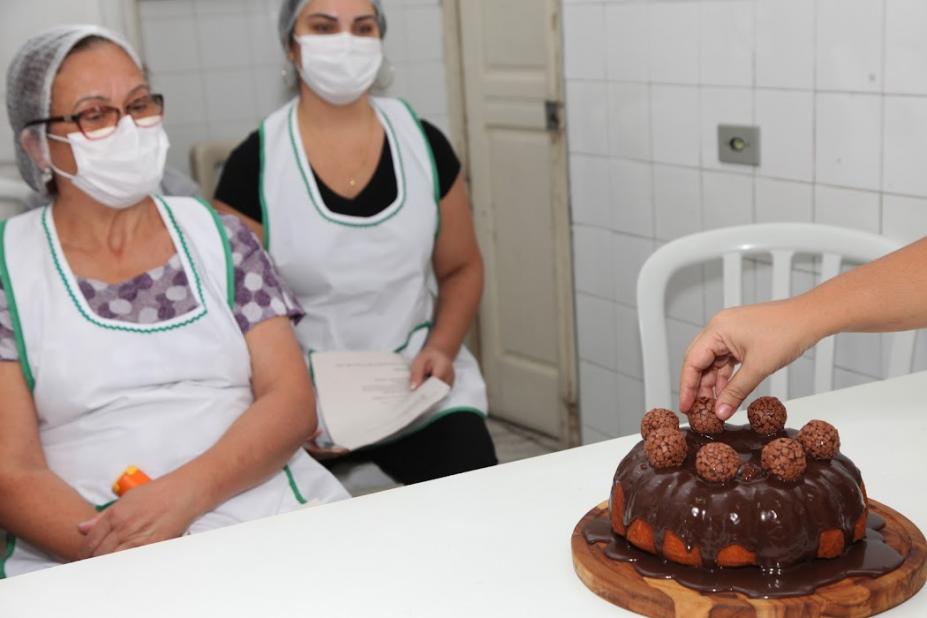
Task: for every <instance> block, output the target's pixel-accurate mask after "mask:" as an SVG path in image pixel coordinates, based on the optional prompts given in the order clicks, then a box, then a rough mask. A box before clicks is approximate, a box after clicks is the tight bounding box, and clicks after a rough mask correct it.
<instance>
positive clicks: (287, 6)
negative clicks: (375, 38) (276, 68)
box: [277, 0, 386, 52]
mask: <svg viewBox="0 0 927 618" xmlns="http://www.w3.org/2000/svg"><path fill="white" fill-rule="evenodd" d="M309 2H310V0H283V4H282V5H281V6H280V20H279V22H278V24H277V31H278V32H279V33H280V43H281V44H282V45H283V51H284V52H288V51H290V37H291V36H292V35H293V28H294V27H295V26H296V18H297V17H299V13H300V12H301V11H302V10H303V8H304V7H305V6H306V5H307V4H309ZM370 4H372V5H373V8H374V10H376V12H377V23H378V24H379V25H380V37H381V38H382V37H383V36H384V35H385V34H386V15H384V14H383V3H382V2H381V1H380V0H370Z"/></svg>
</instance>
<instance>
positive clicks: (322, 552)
mask: <svg viewBox="0 0 927 618" xmlns="http://www.w3.org/2000/svg"><path fill="white" fill-rule="evenodd" d="M925 391H927V372H925V373H920V374H914V375H910V376H905V377H903V378H897V379H894V380H888V381H885V382H879V383H874V384H868V385H864V386H860V387H855V388H852V389H846V390H842V391H835V392H832V393H827V394H822V395H816V396H813V397H807V398H804V399H799V400H795V401H794V402H792V403H790V404H789V406H788V407H789V425H790V426H792V427H798V426H801V424H803V423H804V422H805V421H807V420H809V419H811V418H815V417H817V418H825V419H828V420H830V421H832V422H833V423H834V424H835V425H836V426H837V427H838V429H839V430H840V434H841V439H842V445H843V446H842V448H843V451H844V452H845V453H846V454H848V455H849V456H850V457H852V458H853V459H854V460H855V462H856V463H857V464H858V465H859V467H860V469H861V470H862V472H863V477H864V478H865V480H866V486H867V488H868V489H869V491H870V493H871V495H872V496H873V497H874V498H875V499H877V500H880V501H883V502H885V503H887V504H888V505H890V506H892V507H893V508H895V509H897V510H899V511H900V512H902V513H903V514H905V515H907V516H908V517H909V518H910V519H911V520H913V521H914V523H916V524H917V525H918V526H919V527H920V528H921V529H927V498H925V497H924V495H923V492H924V487H925V482H924V474H925V472H924V471H925V470H927V465H925V463H927V462H925V457H927V413H925V412H927V411H925V409H924V408H925V405H924V403H923V402H922V397H923V394H924V393H925ZM741 420H743V421H744V422H746V420H745V419H741ZM637 440H638V437H637V436H626V437H624V438H619V439H617V440H611V441H608V442H603V443H599V444H595V445H592V446H586V447H582V448H577V449H572V450H569V451H563V452H559V453H554V454H551V455H546V456H544V457H537V458H533V459H528V460H523V461H519V462H515V463H511V464H507V465H503V466H498V467H496V468H492V469H487V470H480V471H476V472H472V473H468V474H463V475H459V476H455V477H451V478H447V479H443V480H440V481H434V482H430V483H423V484H421V485H416V486H411V487H403V488H399V489H395V490H391V491H387V492H383V493H380V494H373V495H370V496H365V497H361V498H356V499H354V500H350V501H346V502H341V503H337V504H331V505H326V506H323V507H318V508H314V509H307V510H303V511H299V512H296V513H290V514H287V515H281V516H277V517H273V518H269V519H264V520H261V521H255V522H251V523H248V524H243V525H239V526H234V527H231V528H226V529H223V530H217V531H215V532H211V533H207V534H202V535H198V536H191V537H185V538H183V539H178V540H175V541H169V542H166V543H160V544H157V545H153V546H149V547H143V548H139V549H135V550H131V551H127V552H122V553H119V554H114V555H110V556H104V557H102V558H97V559H94V560H88V561H84V562H80V563H75V564H69V565H65V566H61V567H56V568H53V569H49V570H46V571H43V572H40V573H34V574H31V575H25V576H21V577H16V578H11V579H9V580H6V581H3V582H0V617H3V618H6V617H8V616H17V617H18V616H49V617H55V618H58V617H61V616H68V617H80V616H87V617H88V618H89V617H92V618H101V617H105V616H119V617H123V616H139V617H146V616H152V617H154V616H157V617H158V618H161V617H164V616H191V615H202V616H218V615H221V616H223V617H224V618H228V617H237V616H242V617H244V616H247V617H254V616H262V617H263V616H273V617H276V616H325V617H330V616H350V617H352V618H354V617H363V616H376V617H378V618H379V617H384V616H427V617H429V618H431V617H445V616H466V617H468V618H469V617H475V616H532V617H534V616H558V617H561V616H583V617H595V616H607V617H614V616H630V615H631V614H630V613H629V612H625V611H623V610H621V609H620V608H618V607H615V606H613V605H611V604H609V603H607V602H606V601H603V600H601V599H599V598H598V597H597V596H595V595H594V594H592V593H591V592H590V591H589V590H587V589H586V588H585V586H583V584H582V583H581V582H580V581H579V579H578V578H577V577H576V575H575V574H574V572H573V566H572V562H571V556H570V534H571V532H572V530H573V527H574V525H575V524H576V522H577V521H578V520H579V518H580V517H581V516H582V515H583V514H584V513H585V512H586V511H587V510H588V509H589V508H591V507H592V506H594V505H595V504H597V503H598V502H600V501H601V500H603V499H605V498H606V497H607V493H608V491H609V487H610V484H611V477H612V474H613V472H614V470H615V466H616V465H617V463H618V461H619V459H621V457H622V456H623V455H624V454H625V453H626V452H627V451H628V450H629V449H630V448H631V447H632V446H633V445H634V443H635V442H637ZM883 615H885V616H892V617H897V616H927V593H924V592H923V591H922V592H921V593H920V594H918V595H917V596H916V597H915V598H913V599H912V600H910V601H908V602H907V603H906V604H905V605H903V606H902V607H900V608H896V609H895V610H892V611H890V612H888V613H886V614H883Z"/></svg>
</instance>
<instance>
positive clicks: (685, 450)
mask: <svg viewBox="0 0 927 618" xmlns="http://www.w3.org/2000/svg"><path fill="white" fill-rule="evenodd" d="M713 410H714V400H711V399H708V398H699V399H698V400H697V401H696V402H695V404H694V405H693V406H692V409H691V410H690V412H689V417H688V420H689V427H687V428H682V429H680V427H679V419H678V417H676V416H675V414H673V413H672V412H671V411H669V410H665V409H655V410H651V411H650V412H648V413H647V414H646V415H645V416H644V418H643V420H642V422H641V434H642V435H643V436H644V440H642V441H641V442H639V443H638V444H637V445H635V446H634V447H633V448H632V449H631V451H630V452H629V453H628V454H627V455H626V456H625V457H624V459H622V460H621V462H620V463H619V464H618V469H617V471H616V472H615V476H614V481H613V483H612V490H611V495H610V498H609V510H608V512H607V513H605V512H603V513H602V514H601V515H600V516H597V517H596V518H595V519H593V520H592V521H590V522H589V523H588V524H587V525H586V526H585V528H584V529H583V535H584V537H585V540H586V542H588V543H589V544H597V543H605V546H604V548H603V552H604V555H605V556H606V557H607V558H609V559H611V560H617V561H622V562H628V563H631V564H633V566H634V568H635V569H636V570H637V572H638V573H639V574H640V575H643V576H645V577H655V578H672V579H675V580H676V581H677V582H679V583H681V584H683V585H684V586H687V587H690V588H694V589H696V590H700V591H703V592H719V591H732V592H742V593H744V594H746V595H747V596H750V597H767V598H770V597H782V596H793V595H800V594H810V593H812V592H814V590H815V589H817V588H818V587H819V586H822V585H825V584H828V583H832V582H836V581H839V580H841V579H843V578H845V577H849V576H854V575H864V576H879V575H882V574H884V573H886V572H888V571H891V570H893V569H895V568H897V567H898V565H899V564H901V562H902V556H901V555H900V554H899V553H898V552H897V551H896V550H895V549H893V548H892V547H890V546H889V545H887V544H886V543H885V542H884V540H883V537H882V535H881V534H880V532H879V530H881V529H882V527H883V526H884V522H883V521H882V520H881V518H879V517H878V516H877V515H875V514H871V513H869V508H868V499H867V497H866V490H865V487H864V485H863V481H862V476H861V475H860V472H859V469H858V468H857V467H856V466H855V465H854V464H853V462H852V461H850V459H849V458H847V457H846V456H845V455H843V454H842V453H840V450H839V448H840V436H839V434H838V432H837V430H836V429H835V428H834V427H833V426H832V425H830V424H829V423H827V422H824V421H821V420H813V421H810V422H809V423H807V424H806V425H804V427H802V428H801V430H800V431H796V430H794V429H788V428H786V426H785V424H786V418H787V413H786V409H785V406H783V404H782V403H781V402H780V401H779V400H778V399H776V398H774V397H761V398H759V399H757V400H756V401H754V402H753V403H752V404H751V405H750V406H749V409H748V417H749V420H750V424H749V425H733V424H726V423H723V422H721V421H720V420H719V419H717V417H715V415H714V411H713Z"/></svg>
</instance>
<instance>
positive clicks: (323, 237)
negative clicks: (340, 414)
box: [260, 98, 487, 431]
mask: <svg viewBox="0 0 927 618" xmlns="http://www.w3.org/2000/svg"><path fill="white" fill-rule="evenodd" d="M371 103H372V105H373V108H374V110H375V111H376V113H377V116H378V118H379V120H380V122H381V123H382V125H383V127H384V129H385V131H386V137H387V141H388V143H389V148H390V152H391V154H392V158H393V168H394V170H395V174H396V186H397V188H398V192H397V196H396V200H395V202H393V203H392V204H391V205H390V206H389V207H387V208H386V209H385V210H383V211H382V212H380V213H378V214H377V215H375V216H373V217H350V216H345V215H340V214H337V213H334V212H332V211H330V210H329V209H328V208H327V207H326V206H325V204H324V202H323V201H322V197H321V195H320V193H319V188H318V186H317V184H316V181H315V176H314V175H313V173H312V171H311V169H310V167H309V163H308V161H307V158H306V154H305V149H304V147H303V144H302V139H301V138H300V134H299V129H298V126H297V118H296V101H295V100H294V101H291V102H290V103H288V104H286V105H284V106H283V107H282V108H281V109H278V110H277V111H276V112H274V113H273V114H271V115H270V116H268V117H267V118H266V119H265V120H264V122H262V123H261V130H260V135H261V153H262V154H261V205H262V208H263V216H264V244H265V246H266V247H267V249H268V250H269V251H270V253H271V255H272V256H273V258H274V261H275V262H276V264H277V268H278V271H279V272H280V274H281V275H282V276H283V278H284V279H285V280H286V282H287V283H288V284H289V286H290V288H291V289H292V290H293V292H294V293H295V294H296V296H297V297H298V298H299V302H300V303H301V304H302V306H303V309H305V310H306V317H305V318H304V319H303V320H302V322H300V324H299V326H298V327H297V329H296V333H297V336H298V337H299V341H300V343H301V344H302V346H303V349H304V350H305V351H306V352H307V353H311V352H314V351H323V350H326V351H327V350H358V351H361V350H375V351H397V352H400V353H401V354H402V355H403V356H405V357H406V358H407V359H408V360H410V361H411V360H412V359H413V358H414V357H415V356H416V354H418V352H419V351H420V350H421V349H422V346H423V345H424V343H425V341H426V339H427V338H428V332H429V329H430V327H431V324H432V320H433V319H434V308H435V290H436V285H435V278H434V272H433V269H432V264H431V258H432V252H433V251H434V241H435V236H436V233H437V230H438V228H439V225H440V210H439V201H440V197H439V195H438V189H437V170H436V169H435V165H434V160H433V155H432V153H431V147H430V145H429V144H428V141H427V138H426V137H425V135H424V131H423V130H422V128H421V125H420V123H419V121H418V118H417V117H416V116H415V113H414V112H413V111H412V109H411V107H409V106H408V105H407V104H406V103H405V102H404V101H401V100H398V99H384V98H372V99H371ZM454 372H455V376H456V377H455V381H454V387H453V389H452V390H451V392H450V393H449V394H448V396H447V397H446V398H445V399H444V400H442V401H441V402H440V403H439V404H438V405H437V406H436V408H435V409H434V411H433V412H432V413H431V414H430V415H427V416H426V417H424V418H422V419H419V420H418V421H417V422H416V423H415V424H413V426H411V427H409V428H407V430H406V431H413V430H415V429H418V428H420V427H423V426H424V425H426V424H428V423H429V422H431V421H433V420H435V419H436V418H438V417H440V416H444V415H446V414H449V413H452V412H461V411H466V412H476V413H478V414H480V415H482V416H485V415H486V410H487V402H486V384H485V383H484V382H483V377H482V375H481V374H480V369H479V366H478V365H477V363H476V359H475V358H473V355H472V354H470V352H469V350H467V349H466V348H465V347H461V349H460V352H459V353H458V355H457V358H456V359H454ZM323 420H324V419H323Z"/></svg>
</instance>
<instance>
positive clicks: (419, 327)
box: [393, 320, 433, 354]
mask: <svg viewBox="0 0 927 618" xmlns="http://www.w3.org/2000/svg"><path fill="white" fill-rule="evenodd" d="M432 326H433V324H432V322H431V320H428V321H427V322H422V323H421V324H418V325H416V326H415V327H414V328H413V329H412V330H410V331H409V334H408V335H406V341H405V343H403V344H402V345H401V346H399V347H398V348H396V349H395V350H393V352H395V353H397V354H398V353H399V352H402V351H403V350H405V349H406V348H407V347H409V341H411V339H412V335H414V334H415V333H417V332H418V331H420V330H422V329H423V328H427V329H429V330H430V329H431V327H432Z"/></svg>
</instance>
